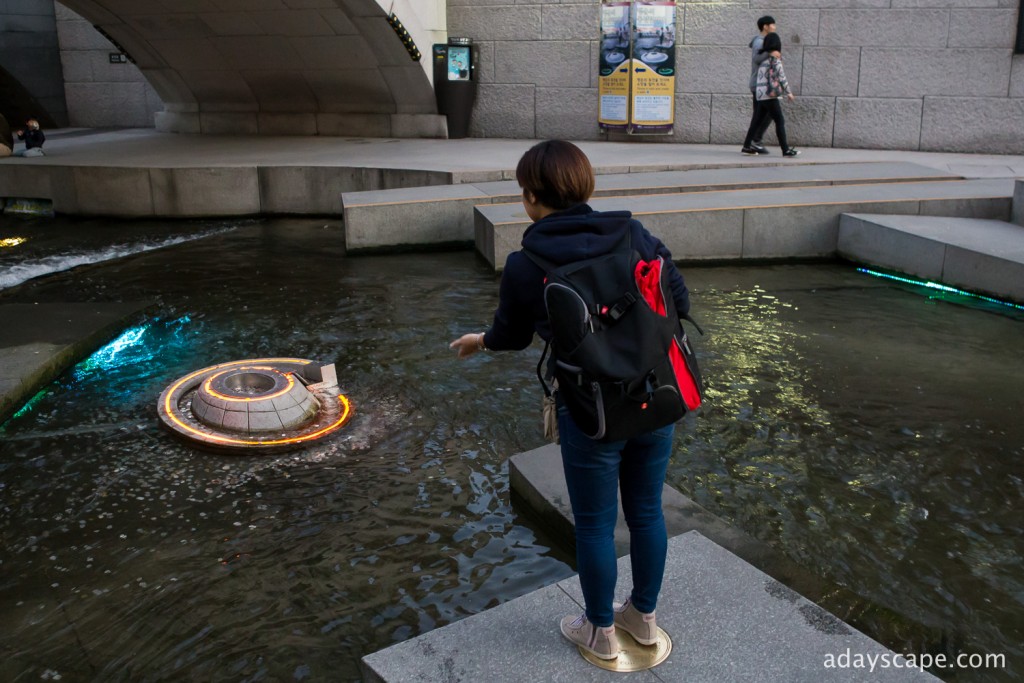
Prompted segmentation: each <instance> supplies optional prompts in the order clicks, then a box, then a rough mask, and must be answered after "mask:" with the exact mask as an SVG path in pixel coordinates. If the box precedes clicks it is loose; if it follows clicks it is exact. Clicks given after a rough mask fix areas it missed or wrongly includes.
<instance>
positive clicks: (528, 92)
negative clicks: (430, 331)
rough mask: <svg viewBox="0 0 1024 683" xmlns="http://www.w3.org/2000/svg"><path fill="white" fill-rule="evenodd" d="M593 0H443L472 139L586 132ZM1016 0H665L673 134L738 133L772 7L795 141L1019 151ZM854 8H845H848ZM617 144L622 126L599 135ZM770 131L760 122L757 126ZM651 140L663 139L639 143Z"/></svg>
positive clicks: (746, 116) (584, 136)
mask: <svg viewBox="0 0 1024 683" xmlns="http://www.w3.org/2000/svg"><path fill="white" fill-rule="evenodd" d="M599 4H600V3H599V2H598V1H597V0H562V1H561V2H557V3H556V2H552V1H551V0H548V1H546V2H542V1H541V0H448V31H449V35H453V36H468V37H471V38H473V40H474V42H475V43H476V44H477V45H479V49H480V60H479V61H480V64H479V68H478V73H479V76H480V91H479V97H478V100H477V104H476V109H475V111H474V115H473V122H472V129H471V135H473V136H476V137H514V138H549V137H563V138H572V139H577V140H597V139H602V138H604V137H606V136H605V135H604V134H602V133H600V132H599V130H598V128H597V70H596V64H597V61H598V48H599V43H598V40H597V35H598V23H599V20H598V17H599ZM1017 4H1018V0H748V1H747V2H740V3H732V2H723V3H714V4H709V3H688V2H679V6H678V9H677V33H676V52H677V80H676V129H675V133H674V134H673V135H672V137H671V139H672V140H674V141H677V142H687V143H736V144H737V145H738V144H740V143H741V142H742V140H743V137H744V134H745V132H746V127H747V124H748V123H749V120H750V95H749V91H748V90H747V78H748V76H749V63H750V62H749V60H750V51H749V48H748V47H747V44H748V43H749V41H750V39H751V38H752V37H753V35H754V34H755V33H756V31H757V27H756V23H757V18H758V17H759V16H761V15H763V14H771V15H772V16H774V17H775V19H776V20H777V23H778V31H779V36H780V37H781V38H782V43H783V55H784V61H785V64H786V73H787V75H788V77H789V79H790V82H791V84H792V85H793V87H794V90H795V92H796V93H797V100H796V101H795V102H793V103H787V104H786V105H785V111H786V124H787V125H786V128H787V132H788V133H789V137H790V140H791V142H792V143H793V144H796V145H808V146H825V147H831V146H835V147H855V148H864V149H908V150H926V151H943V152H985V153H1014V154H1020V153H1024V55H1015V54H1013V47H1014V40H1015V31H1016V26H1017V11H1018V10H1017ZM851 5H855V7H851ZM611 139H622V137H621V136H620V137H618V138H611ZM766 139H767V140H769V141H774V132H772V133H770V134H769V135H768V136H766ZM654 140H656V141H664V140H665V138H664V137H656V138H654Z"/></svg>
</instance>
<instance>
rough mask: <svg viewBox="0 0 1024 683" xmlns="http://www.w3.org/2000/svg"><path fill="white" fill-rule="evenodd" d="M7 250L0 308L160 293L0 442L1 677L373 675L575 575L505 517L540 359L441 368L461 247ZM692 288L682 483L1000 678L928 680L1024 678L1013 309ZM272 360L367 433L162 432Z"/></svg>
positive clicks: (472, 309) (483, 311) (183, 236)
mask: <svg viewBox="0 0 1024 683" xmlns="http://www.w3.org/2000/svg"><path fill="white" fill-rule="evenodd" d="M126 235H130V236H131V237H129V238H126V237H125V236H126ZM15 238H21V239H23V240H24V241H22V242H17V240H16V239H15ZM0 240H9V241H8V242H6V243H5V244H7V245H10V246H5V247H2V248H0V287H2V286H6V287H7V289H5V290H3V291H2V292H0V304H3V303H11V302H40V303H45V302H67V301H136V300H139V301H149V302H151V303H152V306H151V307H150V308H149V309H148V310H147V312H146V314H145V315H144V316H143V317H142V318H141V319H140V320H139V321H138V323H137V324H136V325H134V326H133V327H131V328H130V329H127V330H126V331H125V333H124V334H123V335H121V336H120V337H119V338H118V339H117V340H115V342H113V343H112V344H110V345H108V346H106V347H104V348H103V349H101V350H100V351H98V352H97V353H95V354H93V355H92V356H91V357H90V358H88V359H87V360H85V361H83V362H82V363H80V364H78V365H77V366H76V367H75V368H73V369H72V370H69V371H68V372H67V373H65V374H64V375H63V376H62V377H61V378H60V379H59V380H58V381H56V382H55V383H53V384H52V385H50V386H49V387H47V388H46V389H45V390H44V391H42V392H40V394H39V395H37V396H36V397H35V398H34V399H33V400H32V401H31V402H30V403H29V405H27V406H26V407H25V408H24V409H23V410H22V411H20V412H19V414H18V415H16V416H15V417H13V418H12V419H10V420H9V421H7V422H6V423H5V424H4V425H3V426H2V428H0V430H2V431H0V500H2V509H3V515H2V516H0V542H2V547H3V549H4V550H3V555H2V558H0V568H2V580H0V618H2V620H3V622H4V624H5V628H4V629H3V632H2V634H0V649H2V653H3V656H2V657H0V679H3V680H19V681H20V680H35V679H39V678H40V677H43V678H46V679H49V680H56V677H57V676H60V677H61V679H62V680H117V681H120V680H124V681H128V680H131V681H135V680H247V681H249V680H253V681H255V680H328V679H329V680H359V676H360V673H359V666H358V662H359V658H360V657H362V656H363V655H365V654H368V653H370V652H374V651H376V650H379V649H381V648H383V647H386V646H388V645H390V644H392V643H395V642H399V641H402V640H405V639H408V638H410V637H413V636H416V635H418V634H421V633H424V632H426V631H428V630H431V629H433V628H436V627H439V626H442V625H444V624H446V623H449V622H451V621H454V620H457V619H461V618H463V617H466V616H469V615H472V614H475V613H477V612H480V611H482V610H484V609H487V608H488V607H492V606H494V605H497V604H500V603H502V602H505V601H507V600H510V599H513V598H515V597H517V596H519V595H522V594H524V593H527V592H529V591H532V590H535V589H537V588H540V587H542V586H545V585H548V584H550V583H552V582H555V581H558V580H560V579H563V578H565V577H567V576H569V575H571V574H572V573H573V569H572V564H571V563H572V559H571V558H570V557H568V556H567V555H566V554H565V552H564V551H563V550H561V549H559V548H558V547H556V546H555V544H554V543H553V542H552V541H551V540H550V539H549V538H547V537H546V536H545V535H544V533H543V531H541V530H538V529H536V528H535V527H534V526H533V525H532V524H531V523H530V522H529V521H528V520H527V519H526V518H524V517H523V516H522V515H521V514H520V513H519V512H517V511H516V510H515V509H513V508H512V507H511V505H510V503H509V485H508V473H507V466H506V458H507V457H508V456H509V455H512V454H514V453H517V452H521V451H524V450H528V449H532V448H535V447H537V446H540V445H542V443H543V439H542V436H541V431H540V419H539V403H540V398H539V388H538V387H537V381H536V377H535V375H534V364H535V362H536V358H537V354H538V353H539V346H535V348H533V349H531V350H529V351H526V352H523V353H510V354H488V355H483V356H477V357H474V358H473V359H471V360H469V361H466V362H458V361H456V360H455V358H454V355H453V354H452V353H451V352H450V351H449V350H448V348H447V344H448V341H449V340H451V339H453V338H454V337H456V336H458V335H459V334H461V333H463V332H466V331H473V330H479V329H483V328H484V327H485V326H486V325H487V324H488V322H489V319H490V316H491V314H492V312H493V310H494V307H495V304H496V301H497V299H496V297H497V279H496V277H495V276H494V274H493V273H492V272H490V270H489V268H488V267H487V266H486V264H485V263H484V262H483V260H482V259H480V258H479V257H477V256H476V255H475V254H473V253H472V252H468V251H467V252H452V253H426V254H397V255H381V256H356V257H352V256H347V255H346V254H345V253H344V249H343V248H342V246H341V227H340V226H339V225H338V224H336V223H332V222H330V221H324V220H319V221H317V220H254V221H243V222H235V223H224V222H188V223H181V222H179V223H158V222H139V223H132V224H127V223H121V224H109V222H103V221H72V220H68V219H57V220H50V221H17V220H11V219H9V218H0ZM0 243H2V242H0ZM83 255H84V256H83ZM108 255H109V256H108ZM72 257H73V258H75V259H78V260H76V261H72V260H70V259H71V258H72ZM79 263H88V264H91V265H82V266H80V267H76V268H74V269H73V270H64V268H63V265H68V266H74V265H77V264H79ZM26 264H28V265H32V266H33V267H34V268H35V270H33V271H31V273H34V275H32V274H29V271H27V270H25V266H26ZM19 268H20V270H19ZM683 272H684V274H685V275H686V277H687V281H688V284H689V286H690V289H691V291H692V297H693V301H694V314H695V315H696V316H697V318H698V319H699V321H700V322H701V324H702V326H703V327H704V328H705V330H706V331H707V333H708V334H707V336H706V337H704V338H703V339H701V338H698V339H697V340H696V345H697V347H698V352H699V356H700V358H701V362H702V366H703V368H704V373H705V377H706V380H707V389H708V397H707V401H706V406H705V407H704V408H703V409H702V410H701V413H700V415H698V416H696V417H693V416H690V417H688V418H687V419H686V420H685V421H684V422H683V423H682V424H681V426H680V429H679V430H678V437H677V448H676V452H675V455H674V457H673V461H672V464H671V467H670V471H669V476H668V481H669V483H670V484H672V485H674V486H676V487H678V488H680V489H681V490H683V491H684V492H685V493H686V494H687V495H690V496H691V497H693V498H694V499H695V500H696V501H697V502H698V503H700V504H701V505H703V506H705V507H706V508H708V509H709V510H710V511H712V512H714V513H715V514H717V515H719V516H721V517H722V518H724V519H726V520H727V521H729V522H730V523H732V524H735V525H736V526H738V527H740V528H742V529H743V530H744V531H746V532H748V533H750V534H751V535H754V536H756V537H758V538H760V539H762V540H764V541H766V542H768V543H770V544H771V545H772V546H774V547H776V548H777V549H779V550H780V551H781V552H784V553H786V554H788V555H789V556H790V557H791V558H792V559H794V560H795V561H797V562H798V563H800V564H801V565H803V566H804V567H805V568H807V569H810V570H811V571H814V572H816V573H818V574H820V575H822V576H825V577H827V578H828V579H830V580H831V581H834V582H836V583H837V584H840V585H843V586H846V587H848V588H850V589H851V590H853V591H855V592H857V593H859V594H860V595H863V596H865V597H866V598H868V599H869V600H871V601H873V602H876V603H878V604H881V605H884V606H886V607H887V608H889V609H891V610H893V612H895V613H897V614H899V615H903V616H905V617H906V618H907V619H908V620H909V621H910V622H911V623H919V624H925V625H927V626H928V627H937V628H940V629H941V630H942V631H944V632H945V633H947V634H948V637H949V640H950V643H952V644H953V645H952V647H953V648H954V649H957V650H963V651H965V652H977V653H1002V654H1004V655H1005V656H1006V659H1007V666H1006V668H1004V669H987V670H977V671H967V670H963V671H958V672H948V671H947V672H938V671H937V672H935V673H937V674H939V675H940V676H942V677H944V678H949V679H951V680H972V681H1009V680H1014V679H1015V678H1017V677H1019V676H1021V675H1024V669H1022V664H1021V657H1022V656H1024V648H1022V645H1021V643H1022V642H1024V571H1022V570H1021V560H1022V556H1024V535H1022V532H1024V515H1022V514H1021V513H1022V510H1024V468H1022V466H1021V459H1022V456H1024V420H1022V419H1021V415H1022V414H1024V402H1022V392H1021V389H1022V388H1024V364H1022V363H1021V356H1020V349H1021V341H1022V340H1024V334H1022V332H1024V315H1021V314H1020V313H1019V312H1014V311H1013V310H1012V309H1008V308H1002V307H998V306H991V305H987V304H979V303H976V302H974V301H972V300H969V299H966V298H961V297H946V298H935V297H934V296H929V294H928V292H927V290H923V289H921V288H917V287H913V286H909V285H904V284H899V283H895V282H891V281H887V280H881V279H876V278H872V277H869V276H867V275H865V274H863V273H859V272H857V271H856V269H855V268H853V267H852V266H849V265H840V264H826V265H777V266H757V267H743V268H740V267H699V268H698V267H688V268H684V269H683ZM26 274H28V277H23V276H24V275H26ZM39 275H45V277H36V276H39ZM33 277H34V279H30V278H33ZM266 356H289V357H302V358H311V359H318V360H323V361H329V362H335V363H336V364H337V368H338V374H339V378H340V380H341V384H342V387H343V390H344V391H345V393H346V394H347V395H348V396H350V398H351V399H352V401H353V403H354V406H355V417H354V418H353V420H352V422H351V423H350V424H349V425H348V426H346V428H345V429H344V430H343V431H342V432H341V433H339V435H338V436H337V437H336V438H333V439H330V440H327V441H324V442H321V443H317V444H315V445H313V446H312V447H310V448H308V449H305V450H301V451H296V452H293V453H288V454H284V455H270V456H223V455H210V454H205V453H202V452H199V451H196V450H194V449H193V448H191V447H190V446H188V445H186V444H183V443H181V442H179V441H176V440H175V439H173V438H172V437H171V436H170V435H168V434H167V433H166V432H164V431H162V430H160V429H159V428H158V426H157V419H156V411H155V402H156V398H157V396H158V395H159V394H160V392H161V391H162V390H163V388H164V387H165V386H166V385H167V384H169V383H170V382H171V381H173V380H174V379H176V378H177V377H180V376H182V375H184V374H187V373H188V372H190V371H192V370H194V369H197V368H200V367H205V366H208V365H213V364H215V363H219V362H224V361H230V360H238V359H243V358H254V357H266ZM557 637H559V636H558V634H557V630H556V629H555V626H554V625H552V638H557ZM915 638H916V636H915V635H914V634H908V635H907V640H906V645H907V647H908V648H909V647H911V646H912V645H914V646H916V644H917V640H915ZM889 644H890V646H892V647H894V648H895V649H897V650H898V651H908V652H909V651H913V650H902V649H901V648H900V647H899V645H900V644H899V643H895V644H894V643H889ZM954 674H955V676H954Z"/></svg>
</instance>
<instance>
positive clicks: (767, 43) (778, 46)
mask: <svg viewBox="0 0 1024 683" xmlns="http://www.w3.org/2000/svg"><path fill="white" fill-rule="evenodd" d="M775 50H779V51H780V52H781V51H782V38H779V34H778V33H769V34H768V35H766V36H765V37H764V44H763V45H762V46H761V52H774V51H775Z"/></svg>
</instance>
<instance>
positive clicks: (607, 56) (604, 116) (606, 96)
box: [597, 0, 631, 131]
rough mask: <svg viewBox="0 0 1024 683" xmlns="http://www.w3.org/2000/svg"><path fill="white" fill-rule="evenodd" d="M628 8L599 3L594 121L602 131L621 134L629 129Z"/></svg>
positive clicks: (617, 4)
mask: <svg viewBox="0 0 1024 683" xmlns="http://www.w3.org/2000/svg"><path fill="white" fill-rule="evenodd" d="M630 5H631V3H629V2H621V1H614V0H613V1H611V2H608V1H607V0H606V1H605V2H603V3H602V4H601V59H600V63H599V65H598V69H599V71H598V79H597V82H598V85H597V92H598V98H599V99H598V114H597V122H598V124H599V125H600V127H601V129H602V130H621V131H625V130H626V129H627V127H628V126H629V80H630V79H629V66H630V37H631V36H630V34H631V30H630V21H629V19H630V14H629V9H630Z"/></svg>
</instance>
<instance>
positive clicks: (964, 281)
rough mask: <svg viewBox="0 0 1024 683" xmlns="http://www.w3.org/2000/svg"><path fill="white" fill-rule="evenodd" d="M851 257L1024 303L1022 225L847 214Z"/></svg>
mask: <svg viewBox="0 0 1024 683" xmlns="http://www.w3.org/2000/svg"><path fill="white" fill-rule="evenodd" d="M837 251H838V252H839V254H840V255H841V256H843V257H845V258H848V259H850V260H851V261H857V262H860V263H867V264H870V265H874V266H879V267H882V268H888V269H892V270H897V271H900V272H903V273H908V274H910V275H915V276H917V277H921V278H925V279H928V280H933V281H936V282H942V283H945V284H949V285H953V286H956V287H962V288H964V289H967V290H970V291H973V292H982V293H985V294H990V295H992V296H995V297H998V298H1005V299H1010V300H1011V301H1017V302H1021V303H1024V226H1020V225H1016V224H1013V223H1006V222H1003V221H995V220H981V219H972V218H951V217H943V216H891V215H878V214H844V215H843V216H842V217H841V219H840V222H839V240H838V244H837Z"/></svg>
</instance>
